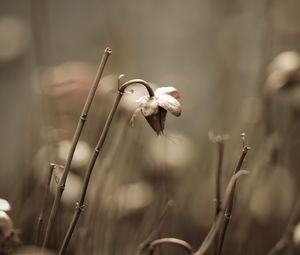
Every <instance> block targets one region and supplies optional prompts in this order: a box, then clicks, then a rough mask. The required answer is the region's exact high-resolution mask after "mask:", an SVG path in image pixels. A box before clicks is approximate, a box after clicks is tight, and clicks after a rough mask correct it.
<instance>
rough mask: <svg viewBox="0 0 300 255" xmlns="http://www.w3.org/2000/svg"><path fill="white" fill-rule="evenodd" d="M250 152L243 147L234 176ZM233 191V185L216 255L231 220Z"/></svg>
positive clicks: (220, 249)
mask: <svg viewBox="0 0 300 255" xmlns="http://www.w3.org/2000/svg"><path fill="white" fill-rule="evenodd" d="M249 150H250V147H247V146H244V147H243V149H242V154H241V156H240V158H239V160H238V162H237V165H236V168H235V170H234V174H236V173H238V172H239V171H240V170H241V168H242V165H243V162H244V159H245V157H246V155H247V152H248V151H249ZM235 189H236V185H235V184H234V186H233V191H232V193H231V195H230V197H229V202H228V206H227V208H226V210H225V214H224V216H225V220H224V224H223V227H222V229H221V232H220V241H219V247H218V253H217V254H218V255H220V254H221V252H222V248H223V243H224V239H225V235H226V231H227V228H228V224H229V221H230V219H231V214H232V208H233V202H234V195H235Z"/></svg>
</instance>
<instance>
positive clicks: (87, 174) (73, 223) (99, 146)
mask: <svg viewBox="0 0 300 255" xmlns="http://www.w3.org/2000/svg"><path fill="white" fill-rule="evenodd" d="M120 79H121V76H119V80H120ZM132 84H141V85H143V86H145V88H146V89H147V91H148V93H149V96H150V97H153V96H154V92H153V90H152V88H151V86H150V84H149V83H147V82H146V81H144V80H140V79H133V80H130V81H127V82H125V83H124V84H122V85H121V86H120V87H119V90H118V95H117V97H116V99H115V102H114V104H113V106H112V109H111V111H110V113H109V115H108V117H107V120H106V123H105V125H104V128H103V130H102V133H101V135H100V138H99V140H98V143H97V145H96V147H95V149H94V153H93V155H92V157H91V159H90V162H89V165H88V167H87V170H86V172H85V176H84V180H83V187H82V192H81V196H80V200H79V202H78V203H77V205H76V208H75V212H74V215H73V218H72V221H71V224H70V225H69V228H68V231H67V234H66V235H65V238H64V241H63V244H62V246H61V248H60V251H59V254H60V255H61V254H65V252H66V249H67V247H68V244H69V242H70V240H71V238H72V235H73V232H74V229H75V227H76V225H77V222H78V219H79V217H80V214H81V212H82V211H83V210H84V207H85V205H84V200H85V196H86V192H87V188H88V185H89V181H90V177H91V174H92V171H93V169H94V165H95V163H96V160H97V157H98V155H99V153H100V151H101V149H102V147H103V144H104V142H105V140H106V136H107V134H108V131H109V128H110V125H111V122H112V120H113V117H114V115H115V113H116V110H117V108H118V105H119V103H120V101H121V98H122V96H123V94H124V92H125V89H126V88H127V87H128V86H130V85H132Z"/></svg>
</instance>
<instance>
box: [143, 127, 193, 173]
mask: <svg viewBox="0 0 300 255" xmlns="http://www.w3.org/2000/svg"><path fill="white" fill-rule="evenodd" d="M145 150H146V153H144V157H145V160H146V161H147V162H148V163H149V164H150V165H151V167H150V168H149V171H152V173H154V174H163V175H164V174H168V175H171V176H173V177H180V176H182V174H184V173H185V171H186V169H188V168H189V167H188V166H190V165H191V162H192V159H193V158H194V156H195V153H194V152H195V151H196V150H195V148H194V144H193V142H192V141H191V140H190V139H189V138H188V137H186V136H184V135H182V134H179V133H176V132H173V131H171V132H169V133H168V137H167V138H165V137H159V139H151V140H150V141H149V142H147V144H146V147H145ZM162 166H164V167H165V169H164V170H162V168H161V167H162Z"/></svg>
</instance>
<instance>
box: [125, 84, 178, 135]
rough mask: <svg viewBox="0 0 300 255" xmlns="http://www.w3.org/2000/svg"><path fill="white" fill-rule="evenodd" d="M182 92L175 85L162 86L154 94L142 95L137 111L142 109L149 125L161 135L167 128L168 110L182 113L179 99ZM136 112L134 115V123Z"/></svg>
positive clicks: (138, 101) (176, 114)
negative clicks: (151, 95)
mask: <svg viewBox="0 0 300 255" xmlns="http://www.w3.org/2000/svg"><path fill="white" fill-rule="evenodd" d="M179 97H180V93H179V91H178V90H177V89H175V88H174V87H161V88H158V89H156V90H155V92H154V96H153V97H150V96H142V97H140V98H139V99H138V100H137V101H136V102H137V103H139V107H138V109H137V111H141V112H142V114H143V116H144V117H145V118H146V120H147V121H148V123H149V125H150V126H151V127H152V128H153V130H154V131H155V132H156V133H157V135H161V134H162V133H163V130H164V128H165V120H166V115H167V111H168V112H170V113H172V114H173V115H175V116H177V117H178V116H180V115H181V105H180V103H179V101H178V100H177V99H178V98H179ZM134 118H135V114H134V115H133V116H132V119H131V122H132V123H133V121H134Z"/></svg>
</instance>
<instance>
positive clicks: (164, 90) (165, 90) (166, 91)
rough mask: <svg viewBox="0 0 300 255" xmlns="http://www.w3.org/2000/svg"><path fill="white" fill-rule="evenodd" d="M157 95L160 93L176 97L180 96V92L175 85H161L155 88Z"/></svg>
mask: <svg viewBox="0 0 300 255" xmlns="http://www.w3.org/2000/svg"><path fill="white" fill-rule="evenodd" d="M154 93H155V95H157V96H160V95H170V96H172V97H174V98H176V99H177V98H180V93H179V91H178V90H177V89H175V88H174V87H160V88H158V89H156V90H155V92H154Z"/></svg>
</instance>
